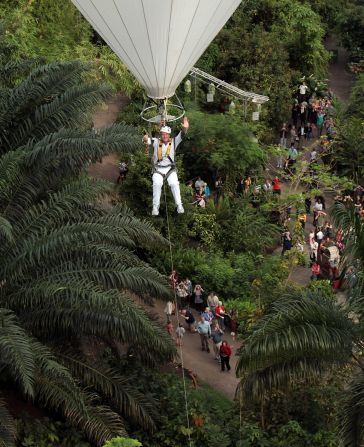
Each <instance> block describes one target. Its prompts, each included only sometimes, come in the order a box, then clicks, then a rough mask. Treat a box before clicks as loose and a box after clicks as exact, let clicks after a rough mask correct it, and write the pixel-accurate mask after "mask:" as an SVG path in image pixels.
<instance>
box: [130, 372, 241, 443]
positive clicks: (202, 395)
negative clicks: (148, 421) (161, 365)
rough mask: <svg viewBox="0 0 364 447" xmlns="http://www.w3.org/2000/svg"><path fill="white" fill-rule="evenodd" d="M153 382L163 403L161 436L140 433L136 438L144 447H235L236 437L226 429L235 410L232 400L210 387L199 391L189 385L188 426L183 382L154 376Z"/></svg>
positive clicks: (158, 433) (157, 433) (168, 377)
mask: <svg viewBox="0 0 364 447" xmlns="http://www.w3.org/2000/svg"><path fill="white" fill-rule="evenodd" d="M153 380H154V382H155V383H154V384H153V386H154V387H156V389H155V391H156V392H157V393H158V395H159V396H160V401H161V421H160V427H159V430H158V432H156V433H155V434H153V435H152V436H148V435H146V434H145V433H140V434H139V433H138V432H137V433H136V435H134V436H136V437H138V438H139V439H140V440H141V441H142V443H143V446H144V447H154V446H155V445H158V446H160V447H167V446H169V447H180V446H181V445H186V444H187V445H191V446H192V447H198V446H201V445H209V446H213V447H230V446H231V445H234V435H232V436H230V435H229V434H228V433H227V430H225V429H224V426H226V424H228V423H229V417H230V412H231V410H232V406H233V404H232V402H231V401H230V400H229V399H227V398H226V397H224V396H223V395H221V394H220V393H219V392H218V391H217V390H215V389H210V388H209V387H207V386H202V387H199V388H198V389H196V390H195V389H193V388H192V387H191V386H190V384H189V383H188V382H187V397H188V403H189V407H188V417H189V426H188V425H187V420H186V413H185V405H184V390H183V384H182V382H181V380H180V379H178V378H176V376H162V377H158V376H154V378H153ZM189 440H191V443H190V441H189Z"/></svg>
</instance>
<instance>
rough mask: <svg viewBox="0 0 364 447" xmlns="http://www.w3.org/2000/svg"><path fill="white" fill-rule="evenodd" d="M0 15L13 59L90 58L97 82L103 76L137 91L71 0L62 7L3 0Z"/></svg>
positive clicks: (46, 1)
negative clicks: (11, 48)
mask: <svg viewBox="0 0 364 447" xmlns="http://www.w3.org/2000/svg"><path fill="white" fill-rule="evenodd" d="M0 17H1V18H2V20H3V21H4V24H5V26H6V28H7V34H6V39H7V41H8V42H9V43H11V44H12V45H13V51H12V59H13V60H16V59H17V58H19V57H24V56H26V57H30V58H32V57H36V58H39V57H41V58H44V59H45V60H46V61H48V62H53V61H70V60H73V59H79V60H82V61H84V62H92V63H93V64H94V67H95V70H94V71H93V72H92V74H91V76H92V77H93V78H94V79H95V80H97V81H98V82H100V80H107V81H109V82H110V83H111V84H112V85H113V86H114V87H115V88H116V89H118V90H122V91H123V92H125V93H127V94H131V93H132V92H135V91H138V92H141V90H140V86H139V84H138V82H137V81H136V80H135V78H134V76H132V75H131V73H130V72H129V70H128V69H127V68H126V66H125V65H124V64H123V63H122V62H121V61H120V60H119V58H118V57H117V56H116V55H115V54H114V52H113V51H112V50H111V49H110V48H109V47H108V46H106V45H105V44H104V43H103V42H102V41H101V39H100V38H97V41H96V38H95V32H94V31H93V30H92V28H91V26H90V25H89V24H88V22H87V21H86V20H85V19H84V18H83V17H82V16H81V14H80V13H79V12H78V10H77V8H76V7H75V6H74V5H73V4H72V3H71V2H68V4H67V7H66V8H65V7H64V5H63V4H62V3H61V2H56V1H54V0H38V1H29V0H5V1H2V2H1V6H0ZM92 40H94V41H95V43H93V42H92ZM89 75H90V74H89Z"/></svg>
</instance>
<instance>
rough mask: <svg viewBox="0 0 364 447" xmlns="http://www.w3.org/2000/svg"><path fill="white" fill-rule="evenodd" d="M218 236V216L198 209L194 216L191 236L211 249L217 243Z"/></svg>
mask: <svg viewBox="0 0 364 447" xmlns="http://www.w3.org/2000/svg"><path fill="white" fill-rule="evenodd" d="M217 234H218V227H217V224H216V215H215V214H210V213H208V212H206V211H205V210H202V209H199V208H197V209H196V211H195V212H194V213H193V215H192V227H191V230H190V231H189V235H190V236H191V237H193V238H195V239H198V240H200V241H201V242H202V243H203V244H204V245H205V246H206V247H210V246H211V245H212V244H213V243H214V242H215V240H216V237H217Z"/></svg>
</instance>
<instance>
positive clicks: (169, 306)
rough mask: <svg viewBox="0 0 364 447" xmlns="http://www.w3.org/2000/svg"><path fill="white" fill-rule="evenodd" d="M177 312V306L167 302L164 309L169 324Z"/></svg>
mask: <svg viewBox="0 0 364 447" xmlns="http://www.w3.org/2000/svg"><path fill="white" fill-rule="evenodd" d="M175 311H176V307H175V304H174V303H173V302H172V301H167V304H166V307H165V308H164V313H165V314H166V317H167V323H168V322H169V321H171V317H172V315H174V313H175Z"/></svg>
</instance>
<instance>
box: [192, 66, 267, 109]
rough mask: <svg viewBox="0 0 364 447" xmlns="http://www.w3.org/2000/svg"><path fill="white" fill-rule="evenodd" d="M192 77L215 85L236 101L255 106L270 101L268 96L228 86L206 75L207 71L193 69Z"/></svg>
mask: <svg viewBox="0 0 364 447" xmlns="http://www.w3.org/2000/svg"><path fill="white" fill-rule="evenodd" d="M189 74H190V76H191V77H193V78H195V79H199V80H201V81H202V82H205V83H209V84H211V83H212V84H214V86H215V88H216V89H218V90H220V91H222V92H223V93H226V94H228V95H229V96H232V97H234V98H236V99H240V100H243V101H244V102H250V101H251V102H253V103H255V104H264V103H265V102H267V101H269V97H268V96H264V95H258V94H257V93H252V92H246V91H244V90H241V89H240V88H238V87H236V86H235V85H231V84H228V83H227V82H225V81H222V80H221V79H218V78H215V76H212V75H210V74H209V73H206V72H205V71H202V70H200V69H199V68H196V67H193V68H192V69H191V70H190V73H189Z"/></svg>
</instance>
